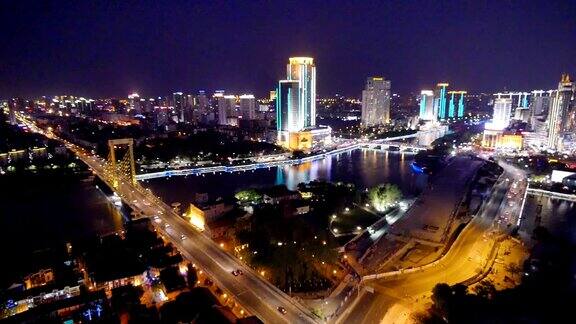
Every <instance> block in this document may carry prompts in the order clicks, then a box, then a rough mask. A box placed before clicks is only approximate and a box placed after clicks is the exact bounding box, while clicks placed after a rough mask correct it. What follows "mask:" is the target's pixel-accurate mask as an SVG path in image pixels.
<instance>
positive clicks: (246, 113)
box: [240, 94, 256, 120]
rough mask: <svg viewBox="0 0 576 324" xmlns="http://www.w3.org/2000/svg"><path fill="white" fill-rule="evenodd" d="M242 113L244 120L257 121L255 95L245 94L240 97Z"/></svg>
mask: <svg viewBox="0 0 576 324" xmlns="http://www.w3.org/2000/svg"><path fill="white" fill-rule="evenodd" d="M240 113H241V114H242V119H247V120H253V119H256V98H254V95H251V94H244V95H241V96H240Z"/></svg>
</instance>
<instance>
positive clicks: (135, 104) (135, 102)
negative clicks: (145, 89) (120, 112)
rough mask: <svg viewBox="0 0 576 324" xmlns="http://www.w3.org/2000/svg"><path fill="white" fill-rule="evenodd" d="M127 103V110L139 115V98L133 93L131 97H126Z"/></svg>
mask: <svg viewBox="0 0 576 324" xmlns="http://www.w3.org/2000/svg"><path fill="white" fill-rule="evenodd" d="M128 101H129V103H128V104H129V109H130V112H131V113H133V114H139V113H141V110H142V109H141V107H140V96H139V95H138V94H137V93H136V92H134V93H133V94H131V95H128Z"/></svg>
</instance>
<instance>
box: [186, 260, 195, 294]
mask: <svg viewBox="0 0 576 324" xmlns="http://www.w3.org/2000/svg"><path fill="white" fill-rule="evenodd" d="M186 280H187V281H188V287H190V288H194V286H196V281H198V274H197V273H196V268H194V267H193V266H192V264H191V263H188V271H187V272H186Z"/></svg>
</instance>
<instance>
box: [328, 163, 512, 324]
mask: <svg viewBox="0 0 576 324" xmlns="http://www.w3.org/2000/svg"><path fill="white" fill-rule="evenodd" d="M514 175H515V174H514ZM512 176H513V174H512V173H510V172H508V171H507V170H506V171H505V173H504V174H503V175H502V177H501V178H500V179H503V180H502V181H500V182H498V183H497V184H496V185H495V188H494V192H493V194H492V195H491V197H490V199H489V201H488V202H487V203H486V205H485V206H484V207H483V210H482V212H481V213H480V215H478V216H476V217H475V218H474V219H473V220H472V221H471V222H470V223H469V224H468V226H466V228H465V229H464V230H463V231H462V233H461V234H460V235H459V236H458V238H457V240H456V241H455V242H454V243H453V245H452V247H451V248H450V250H449V251H448V253H447V254H446V255H445V256H444V257H443V258H442V259H441V261H440V262H438V263H437V264H436V265H434V266H430V267H425V268H424V269H423V270H422V271H418V272H412V273H404V274H401V275H397V276H392V277H388V278H383V279H376V280H371V281H368V282H365V284H366V285H367V286H370V287H372V288H374V293H369V292H362V293H361V294H360V296H359V297H358V299H357V300H356V301H355V303H354V304H353V305H352V306H351V307H352V308H351V309H350V310H349V312H347V313H345V314H344V315H343V317H342V318H340V319H339V320H338V322H340V323H381V322H382V323H384V320H385V321H386V322H390V321H395V322H399V320H400V319H401V318H402V319H406V318H408V315H409V314H408V313H407V311H399V309H402V310H406V309H407V308H405V307H404V306H407V305H408V306H409V305H410V304H414V303H417V302H418V298H419V296H422V295H423V294H428V293H430V292H431V290H432V288H433V287H434V286H435V285H436V284H437V283H440V282H445V283H448V284H450V285H454V284H457V283H461V282H464V281H466V280H468V279H470V278H473V277H474V276H476V275H477V274H479V273H480V272H481V269H482V267H483V266H484V265H485V264H486V262H488V261H489V255H490V252H491V249H492V246H493V245H494V242H495V238H496V237H495V236H496V235H495V231H493V229H492V227H491V226H492V224H493V222H494V220H495V219H497V217H496V216H497V215H498V214H499V212H501V210H502V208H503V207H504V206H505V204H504V202H505V198H506V194H507V192H508V189H509V188H510V184H511V181H506V180H504V179H505V178H507V177H508V178H512ZM420 298H421V297H420ZM420 301H422V300H420ZM398 304H400V305H398ZM395 305H396V306H395ZM409 308H410V309H415V308H414V307H409ZM389 311H390V314H388V312H389ZM391 313H394V314H393V315H392V314H391Z"/></svg>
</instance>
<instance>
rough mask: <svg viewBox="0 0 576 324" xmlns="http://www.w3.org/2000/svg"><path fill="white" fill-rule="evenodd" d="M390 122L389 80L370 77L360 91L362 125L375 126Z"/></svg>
mask: <svg viewBox="0 0 576 324" xmlns="http://www.w3.org/2000/svg"><path fill="white" fill-rule="evenodd" d="M389 122H390V80H385V79H384V78H381V77H370V78H368V79H367V80H366V88H365V89H364V90H363V91H362V125H363V126H375V125H382V124H387V123H389Z"/></svg>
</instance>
